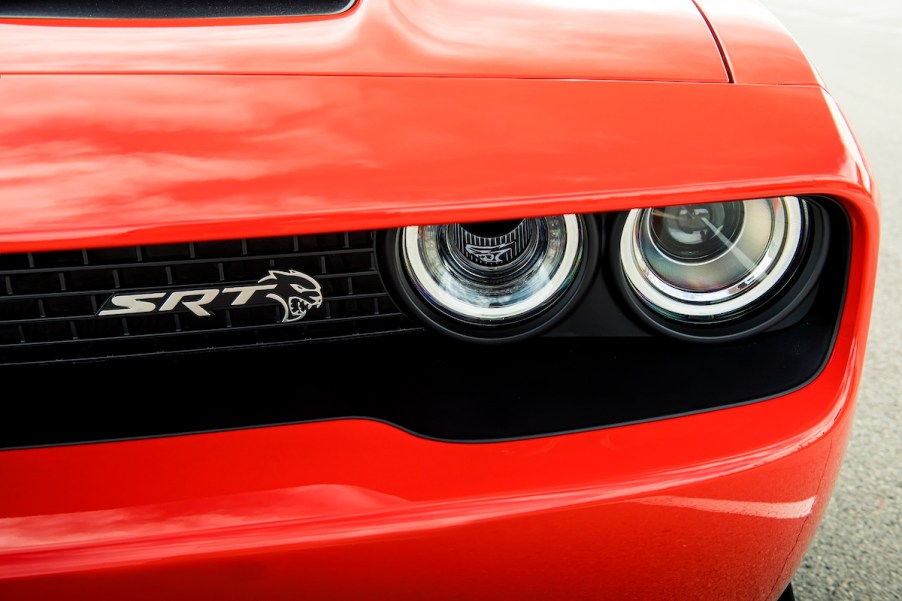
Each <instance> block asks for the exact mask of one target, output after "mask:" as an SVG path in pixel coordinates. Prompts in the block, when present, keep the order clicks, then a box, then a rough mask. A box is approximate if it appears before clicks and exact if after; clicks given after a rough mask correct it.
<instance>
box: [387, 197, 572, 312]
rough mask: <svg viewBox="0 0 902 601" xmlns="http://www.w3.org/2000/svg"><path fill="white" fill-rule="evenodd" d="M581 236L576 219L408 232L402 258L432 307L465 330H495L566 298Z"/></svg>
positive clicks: (462, 225)
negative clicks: (472, 326)
mask: <svg viewBox="0 0 902 601" xmlns="http://www.w3.org/2000/svg"><path fill="white" fill-rule="evenodd" d="M584 236H585V227H584V225H583V222H582V218H581V217H578V216H576V215H560V216H552V217H540V218H535V219H519V220H514V221H495V222H486V223H473V224H466V223H455V224H446V225H429V226H411V227H407V228H404V230H403V231H402V234H401V251H402V257H403V264H404V268H405V270H406V272H407V275H408V277H409V279H410V280H411V282H412V283H413V285H414V286H415V288H416V289H417V291H418V292H419V294H420V295H421V296H422V298H423V299H424V300H425V301H426V302H427V303H429V304H430V305H431V306H433V307H434V308H435V309H438V310H439V311H441V312H442V313H444V314H446V315H448V316H450V317H453V318H454V319H456V320H459V321H462V322H466V323H470V324H477V325H486V326H493V325H494V326H497V325H503V324H507V323H513V322H518V321H522V320H525V319H529V318H530V317H532V316H535V315H537V314H538V313H540V312H542V311H543V310H544V309H546V308H547V307H549V306H550V305H551V304H553V303H554V301H555V300H557V299H558V298H560V297H561V295H563V294H564V292H565V291H566V290H567V288H568V287H569V286H570V285H571V284H572V282H573V279H574V277H575V274H576V272H577V269H578V267H579V265H580V261H581V259H582V246H583V237H584Z"/></svg>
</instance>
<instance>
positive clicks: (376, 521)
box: [0, 320, 860, 599]
mask: <svg viewBox="0 0 902 601" xmlns="http://www.w3.org/2000/svg"><path fill="white" fill-rule="evenodd" d="M859 341H860V338H859V337H858V336H857V335H856V332H855V329H854V327H850V324H849V323H848V320H847V321H846V322H845V323H844V327H843V328H842V331H841V333H840V336H839V338H838V341H837V348H836V351H835V353H834V356H833V358H832V360H831V362H830V364H829V365H828V366H827V368H826V369H825V370H824V372H822V374H821V375H820V376H819V377H818V378H817V379H816V380H815V381H814V382H813V383H812V384H811V385H809V386H807V387H806V388H804V389H802V390H799V391H797V392H794V393H792V394H789V395H786V396H784V397H781V398H778V399H773V400H770V401H767V402H762V403H755V404H751V405H746V406H742V407H736V408H732V409H726V410H721V411H714V412H710V413H704V414H699V415H694V416H686V417H681V418H675V419H668V420H663V421H659V422H652V423H645V424H638V425H632V426H625V427H619V428H610V429H605V430H598V431H592V432H585V433H579V434H569V435H562V436H553V437H546V438H536V439H531V440H523V441H516V442H503V443H492V444H453V443H444V442H436V441H431V440H426V439H422V438H419V437H416V436H413V435H411V434H408V433H406V432H403V431H401V430H399V429H397V428H395V427H392V426H390V425H387V424H383V423H378V422H373V421H367V420H339V421H329V422H319V423H308V424H299V425H290V426H281V427H268V428H258V429H250V430H239V431H230V432H219V433H210V434H201V435H190V436H182V437H172V438H160V439H146V440H135V441H126V442H112V443H100V444H91V445H80V446H69V447H50V448H41V449H23V450H15V451H7V452H4V453H2V455H0V481H2V482H3V483H4V489H5V490H6V491H7V492H6V494H4V495H3V496H2V499H0V512H2V515H3V516H4V517H3V518H2V519H0V540H2V541H3V545H2V548H3V550H2V552H0V593H2V595H0V596H2V597H3V598H5V599H18V598H23V599H24V598H62V597H66V598H91V599H105V598H110V599H113V598H116V599H122V598H129V599H143V598H147V599H151V598H153V599H158V598H160V597H176V598H182V597H184V598H205V597H211V598H212V597H215V598H218V599H238V598H249V597H253V598H264V597H267V598H270V597H271V598H297V596H298V595H303V596H304V597H308V598H359V597H364V596H371V595H375V596H377V597H380V598H410V599H422V598H433V599H436V598H447V599H460V598H483V597H484V598H492V597H494V598H497V597H506V598H530V597H564V596H566V597H571V598H572V597H582V596H585V597H589V596H591V597H595V598H616V599H623V598H642V599H673V598H691V597H705V598H712V599H713V598H736V599H768V598H770V599H774V598H776V597H777V596H778V595H779V594H780V592H781V591H782V590H783V588H785V586H786V584H787V582H788V580H789V578H790V576H791V574H792V572H793V571H794V569H795V567H796V566H797V565H798V562H799V561H800V559H801V556H802V554H803V553H804V551H805V548H806V546H807V544H808V542H809V541H810V539H811V537H812V535H813V533H814V529H815V526H816V523H817V521H818V519H819V517H820V515H821V513H822V512H823V510H824V508H825V505H826V503H827V500H828V498H829V495H830V490H831V488H832V485H833V482H834V480H835V478H836V476H837V472H838V469H839V463H840V460H841V457H842V451H843V449H844V445H845V441H846V438H847V435H848V431H849V426H850V419H851V413H852V399H853V395H854V390H855V388H856V385H857V381H858V378H859V375H860V361H859V359H860V357H858V355H857V352H856V349H857V348H859V346H858V342H859Z"/></svg>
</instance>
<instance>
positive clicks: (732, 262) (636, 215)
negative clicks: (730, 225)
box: [620, 196, 807, 322]
mask: <svg viewBox="0 0 902 601" xmlns="http://www.w3.org/2000/svg"><path fill="white" fill-rule="evenodd" d="M736 202H742V203H744V208H745V213H746V216H745V223H744V224H743V226H742V228H741V229H740V231H739V233H738V235H737V236H736V238H735V240H728V241H726V242H728V243H729V244H727V243H725V246H724V250H723V251H722V252H721V253H719V254H717V255H716V256H713V257H710V258H708V259H706V260H704V261H699V262H692V261H680V260H677V259H675V258H674V257H672V256H669V255H667V254H666V253H664V252H663V251H662V250H661V249H659V248H657V246H656V245H655V243H654V241H653V237H652V236H651V230H650V217H651V215H652V212H653V211H654V210H655V209H634V210H632V211H630V212H629V214H628V216H627V218H626V221H625V224H624V227H623V231H622V233H621V237H620V264H621V266H622V269H623V272H624V274H625V276H626V279H627V281H628V282H629V284H630V287H631V288H632V289H633V291H634V292H635V293H636V295H637V296H638V297H639V298H640V299H641V300H642V301H643V302H644V303H645V304H646V305H647V306H649V307H650V308H651V309H653V310H655V311H656V312H658V313H661V314H663V315H665V316H667V317H670V318H673V319H677V320H681V321H698V322H711V321H718V320H724V319H729V318H731V317H735V316H737V315H739V314H741V313H743V312H745V311H747V310H749V309H751V308H752V307H753V306H754V305H755V304H756V303H757V302H758V301H759V300H761V299H762V297H763V296H764V295H766V294H767V293H768V292H770V291H771V290H772V289H773V288H774V287H775V286H776V285H777V284H778V283H779V282H780V281H781V280H782V279H783V278H784V276H785V275H786V274H787V272H788V271H789V269H790V267H791V266H792V264H793V259H794V258H795V257H796V255H797V254H798V251H799V249H800V248H801V247H802V243H803V241H804V235H805V230H806V227H807V213H806V209H805V208H804V206H803V203H802V202H801V201H800V200H799V199H798V198H797V197H795V196H786V197H779V198H766V199H753V200H745V201H736ZM764 211H767V212H769V217H770V228H769V231H763V230H761V229H760V228H756V227H753V226H751V225H750V223H751V221H752V220H753V219H756V218H757V219H758V220H759V221H760V219H761V218H762V216H763V215H764ZM756 216H757V217H756ZM664 262H666V263H667V264H668V266H669V267H670V271H671V272H676V273H680V276H681V277H679V278H673V277H671V278H669V279H668V277H667V276H666V275H665V274H662V273H661V272H662V271H664V270H663V269H661V268H660V266H661V265H662V264H664ZM737 264H739V265H741V267H742V268H743V271H740V272H738V273H740V275H739V277H734V278H731V279H729V280H728V281H726V282H723V283H716V282H714V283H712V282H711V281H710V277H709V278H708V281H707V282H706V280H705V277H704V276H705V275H706V274H710V273H712V272H713V273H721V274H725V273H726V274H728V273H730V271H731V268H733V270H734V271H735V268H736V266H737ZM655 266H658V269H655ZM706 283H708V284H709V285H708V286H706V285H705V284H706Z"/></svg>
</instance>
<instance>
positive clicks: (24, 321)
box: [0, 290, 389, 326]
mask: <svg viewBox="0 0 902 601" xmlns="http://www.w3.org/2000/svg"><path fill="white" fill-rule="evenodd" d="M116 292H119V291H118V290H117V291H116ZM388 297H389V295H388V293H387V292H371V293H368V294H344V295H337V296H330V297H329V299H328V300H327V301H325V302H327V303H331V302H337V301H344V300H361V299H365V298H366V299H369V298H375V299H378V298H388ZM223 312H225V311H223ZM96 313H97V309H94V310H93V311H92V312H91V313H90V314H83V315H66V316H61V317H34V318H26V319H7V320H3V319H0V326H8V325H16V324H19V325H24V324H29V323H52V322H55V321H63V322H65V321H72V322H76V321H82V320H90V319H97V317H96V316H95V314H96ZM376 313H378V311H376ZM324 319H328V317H325V318H323V317H310V318H307V319H305V321H304V323H315V322H318V321H323V320H324Z"/></svg>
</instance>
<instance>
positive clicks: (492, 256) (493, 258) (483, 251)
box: [464, 242, 514, 265]
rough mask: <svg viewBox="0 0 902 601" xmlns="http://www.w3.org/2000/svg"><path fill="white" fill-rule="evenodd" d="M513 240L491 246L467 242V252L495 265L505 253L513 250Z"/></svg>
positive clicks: (502, 259)
mask: <svg viewBox="0 0 902 601" xmlns="http://www.w3.org/2000/svg"><path fill="white" fill-rule="evenodd" d="M513 247H514V242H505V243H504V244H495V245H492V246H480V245H478V244H467V245H466V246H465V247H464V248H466V251H467V254H470V255H472V256H474V257H476V258H477V259H479V260H480V261H482V262H483V263H489V264H492V265H497V264H499V263H503V262H504V257H505V255H509V254H510V253H511V252H513V249H514V248H513Z"/></svg>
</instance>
